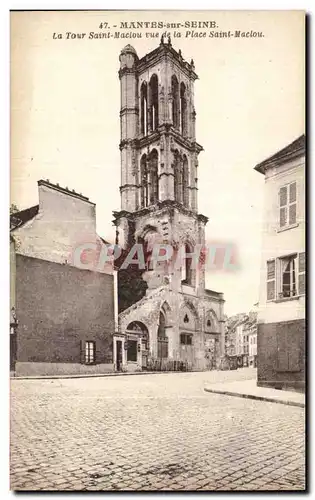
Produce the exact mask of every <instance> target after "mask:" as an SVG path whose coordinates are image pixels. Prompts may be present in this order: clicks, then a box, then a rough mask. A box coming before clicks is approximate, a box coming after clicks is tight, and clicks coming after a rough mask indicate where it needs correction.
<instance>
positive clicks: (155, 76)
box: [114, 37, 225, 371]
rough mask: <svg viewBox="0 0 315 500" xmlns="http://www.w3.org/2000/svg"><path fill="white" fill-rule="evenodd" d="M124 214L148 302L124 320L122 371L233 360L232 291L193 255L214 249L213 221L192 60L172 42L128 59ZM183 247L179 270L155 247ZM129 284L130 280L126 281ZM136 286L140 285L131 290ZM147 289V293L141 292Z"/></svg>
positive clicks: (119, 340) (128, 53)
mask: <svg viewBox="0 0 315 500" xmlns="http://www.w3.org/2000/svg"><path fill="white" fill-rule="evenodd" d="M119 78H120V84H121V111H120V118H121V142H120V151H121V186H120V192H121V210H120V211H119V212H114V217H115V220H114V223H115V225H116V228H117V238H116V243H117V244H119V245H120V246H122V247H123V248H124V249H125V250H126V249H130V248H132V247H133V245H134V244H137V245H142V246H144V247H145V248H146V249H148V252H147V253H146V262H145V272H143V273H142V279H143V280H144V282H145V283H146V287H144V288H143V296H142V297H137V301H136V302H134V303H132V301H131V303H130V304H129V305H128V304H127V307H126V308H125V309H124V310H122V311H121V312H120V314H119V335H118V334H117V335H115V337H114V359H115V363H116V367H121V369H123V370H130V371H131V370H139V369H140V370H141V369H144V368H150V369H177V368H178V367H183V366H185V367H186V369H193V370H206V369H211V368H213V367H215V366H217V364H218V362H219V359H220V357H221V356H222V355H224V343H225V338H224V315H223V306H224V299H223V294H222V293H218V292H215V291H211V290H207V289H206V288H205V269H204V266H199V265H198V266H193V265H192V257H191V254H192V253H193V252H194V251H195V249H196V247H197V246H198V245H200V246H202V245H205V226H206V223H207V220H208V219H207V217H205V216H204V215H201V214H198V155H199V153H200V152H201V151H202V146H200V145H199V144H198V143H197V142H196V137H195V122H196V112H195V108H194V82H195V80H196V79H197V78H198V77H197V74H196V72H195V67H194V63H193V61H191V62H190V63H188V62H186V61H185V60H184V58H183V56H182V54H181V51H178V52H177V51H175V50H174V48H173V47H172V45H171V42H170V39H169V40H168V42H167V43H165V42H164V39H163V37H162V39H161V43H160V45H159V46H158V47H157V48H156V49H155V50H153V51H152V52H150V53H149V54H146V55H145V56H144V57H142V58H139V57H138V55H137V53H136V51H135V49H134V48H133V47H131V46H130V45H127V46H126V47H125V48H124V49H123V50H122V51H121V54H120V70H119ZM157 244H159V245H161V244H162V245H168V246H171V248H172V249H173V250H174V254H175V253H176V252H177V251H179V250H180V251H181V250H182V249H184V256H183V259H182V264H181V266H179V267H178V268H177V267H175V266H173V265H170V263H169V262H159V264H156V265H155V264H154V263H153V254H152V248H153V247H154V245H157ZM119 283H120V284H121V281H119ZM130 286H131V287H132V284H131V285H130ZM137 290H138V287H137Z"/></svg>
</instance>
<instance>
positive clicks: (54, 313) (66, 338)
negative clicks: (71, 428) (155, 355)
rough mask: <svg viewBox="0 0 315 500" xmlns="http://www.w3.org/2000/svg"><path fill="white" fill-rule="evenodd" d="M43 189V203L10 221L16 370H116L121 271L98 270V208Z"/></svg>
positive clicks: (43, 185) (50, 187)
mask: <svg viewBox="0 0 315 500" xmlns="http://www.w3.org/2000/svg"><path fill="white" fill-rule="evenodd" d="M38 191H39V204H38V205H35V206H33V207H31V208H28V209H25V210H22V211H20V212H16V213H14V214H12V216H11V220H10V223H11V224H10V226H11V231H10V256H11V268H10V271H11V331H10V341H11V342H10V343H11V363H10V365H11V370H15V373H16V375H17V376H23V375H56V374H69V373H70V374H73V373H105V372H108V371H113V370H114V362H113V344H112V339H113V334H114V332H115V329H117V327H118V306H117V272H116V271H115V270H114V269H113V267H112V266H111V265H110V264H109V263H108V264H107V265H104V266H100V268H97V266H96V265H95V258H96V259H97V255H99V253H100V252H101V250H102V248H103V247H104V245H105V243H106V242H104V240H102V239H101V238H100V237H99V236H98V235H97V233H96V218H95V215H96V214H95V204H94V203H92V202H91V201H90V200H89V199H88V198H87V197H85V196H83V195H81V194H79V193H76V192H74V191H70V190H69V189H67V188H62V187H60V186H59V185H55V184H52V183H51V182H49V181H44V180H40V181H38ZM77 251H78V252H77ZM84 252H87V253H86V254H84ZM93 252H95V253H93ZM76 256H77V258H76ZM89 257H90V258H89Z"/></svg>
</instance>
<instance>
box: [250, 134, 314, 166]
mask: <svg viewBox="0 0 315 500" xmlns="http://www.w3.org/2000/svg"><path fill="white" fill-rule="evenodd" d="M299 156H305V134H302V135H301V136H300V137H298V138H297V139H295V141H293V142H291V143H290V144H289V145H288V146H286V147H285V148H283V149H280V151H278V152H277V153H275V154H273V155H272V156H270V157H269V158H267V159H266V160H264V161H262V162H261V163H258V165H256V166H255V167H254V168H255V170H257V172H260V173H261V174H265V173H266V170H267V169H268V168H271V167H277V166H279V165H282V164H283V163H287V162H289V161H291V160H294V159H295V158H298V157H299Z"/></svg>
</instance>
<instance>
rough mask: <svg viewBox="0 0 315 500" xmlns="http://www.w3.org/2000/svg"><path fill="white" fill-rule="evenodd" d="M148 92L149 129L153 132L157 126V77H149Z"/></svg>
mask: <svg viewBox="0 0 315 500" xmlns="http://www.w3.org/2000/svg"><path fill="white" fill-rule="evenodd" d="M149 91H150V125H151V129H152V130H155V129H157V127H158V126H159V82H158V77H157V76H156V75H155V74H154V75H152V76H151V79H150V84H149Z"/></svg>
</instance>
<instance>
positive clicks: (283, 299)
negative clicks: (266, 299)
mask: <svg viewBox="0 0 315 500" xmlns="http://www.w3.org/2000/svg"><path fill="white" fill-rule="evenodd" d="M300 297H302V295H294V296H293V297H282V298H278V299H275V300H273V301H272V302H275V303H276V304H278V303H279V302H289V301H290V300H299V298H300Z"/></svg>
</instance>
